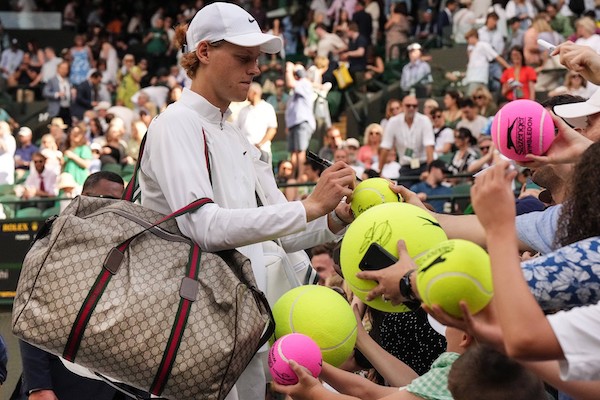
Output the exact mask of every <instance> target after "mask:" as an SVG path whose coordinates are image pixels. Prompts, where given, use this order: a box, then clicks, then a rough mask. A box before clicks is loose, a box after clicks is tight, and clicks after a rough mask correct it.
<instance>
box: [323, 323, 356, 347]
mask: <svg viewBox="0 0 600 400" xmlns="http://www.w3.org/2000/svg"><path fill="white" fill-rule="evenodd" d="M356 329H357V327H356V326H355V327H354V329H352V330H351V331H350V333H349V334H348V336H346V337H345V338H344V340H342V341H341V342H340V343H339V344H337V345H335V346H332V347H324V348H321V351H330V350H335V349H338V348H340V347H342V346H343V345H345V344H346V342H347V341H348V339H350V338H351V337H352V335H353V334H354V332H355V331H356Z"/></svg>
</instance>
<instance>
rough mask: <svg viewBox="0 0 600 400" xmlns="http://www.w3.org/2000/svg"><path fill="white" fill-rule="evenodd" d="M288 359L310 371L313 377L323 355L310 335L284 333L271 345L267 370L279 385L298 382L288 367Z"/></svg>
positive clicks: (317, 372)
mask: <svg viewBox="0 0 600 400" xmlns="http://www.w3.org/2000/svg"><path fill="white" fill-rule="evenodd" d="M289 360H294V361H296V362H297V363H298V364H300V365H302V366H303V367H305V368H306V369H308V370H309V371H310V373H311V374H312V376H314V377H315V378H316V377H318V376H319V374H320V373H321V368H322V366H323V357H321V349H319V346H318V345H317V344H316V343H315V341H314V340H312V339H311V338H310V337H308V336H306V335H303V334H301V333H290V334H289V335H285V336H283V337H281V338H279V339H277V341H275V343H273V346H271V350H270V351H269V370H270V371H271V376H272V377H273V380H274V381H275V382H277V383H279V384H281V385H295V384H296V383H298V377H297V376H296V373H295V372H294V371H293V370H292V369H291V368H290V365H289V363H288V362H289Z"/></svg>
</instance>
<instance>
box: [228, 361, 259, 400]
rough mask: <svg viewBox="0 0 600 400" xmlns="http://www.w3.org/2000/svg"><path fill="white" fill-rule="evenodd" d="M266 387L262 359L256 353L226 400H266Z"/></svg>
mask: <svg viewBox="0 0 600 400" xmlns="http://www.w3.org/2000/svg"><path fill="white" fill-rule="evenodd" d="M266 385H267V378H266V377H265V370H264V366H263V362H262V358H261V355H260V353H256V354H255V355H254V357H253V358H252V360H251V361H250V364H248V366H247V367H246V369H245V370H244V372H242V375H240V377H239V379H238V380H237V382H236V383H235V386H234V387H233V388H232V389H231V392H229V394H228V395H227V397H225V400H264V399H265V396H266Z"/></svg>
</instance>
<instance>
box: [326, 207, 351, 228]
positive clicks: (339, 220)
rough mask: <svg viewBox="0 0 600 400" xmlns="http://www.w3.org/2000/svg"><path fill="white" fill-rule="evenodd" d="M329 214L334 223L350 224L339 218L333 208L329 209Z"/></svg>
mask: <svg viewBox="0 0 600 400" xmlns="http://www.w3.org/2000/svg"><path fill="white" fill-rule="evenodd" d="M329 216H330V217H331V220H332V221H333V222H335V223H336V224H338V225H340V226H348V225H350V224H349V223H348V222H346V221H344V220H343V219H341V218H340V217H339V216H338V215H337V213H336V212H335V210H333V211H331V212H330V213H329Z"/></svg>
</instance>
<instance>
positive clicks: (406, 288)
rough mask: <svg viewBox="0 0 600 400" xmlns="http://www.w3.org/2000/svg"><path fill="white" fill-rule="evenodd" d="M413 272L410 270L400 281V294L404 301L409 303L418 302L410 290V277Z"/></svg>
mask: <svg viewBox="0 0 600 400" xmlns="http://www.w3.org/2000/svg"><path fill="white" fill-rule="evenodd" d="M413 272H415V270H414V269H411V270H410V271H408V272H407V273H405V274H404V276H403V277H402V279H400V294H401V295H402V297H403V298H404V299H405V301H410V302H417V303H418V302H419V299H417V297H416V296H415V294H414V293H413V289H412V283H411V281H410V277H411V275H412V274H413Z"/></svg>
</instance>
